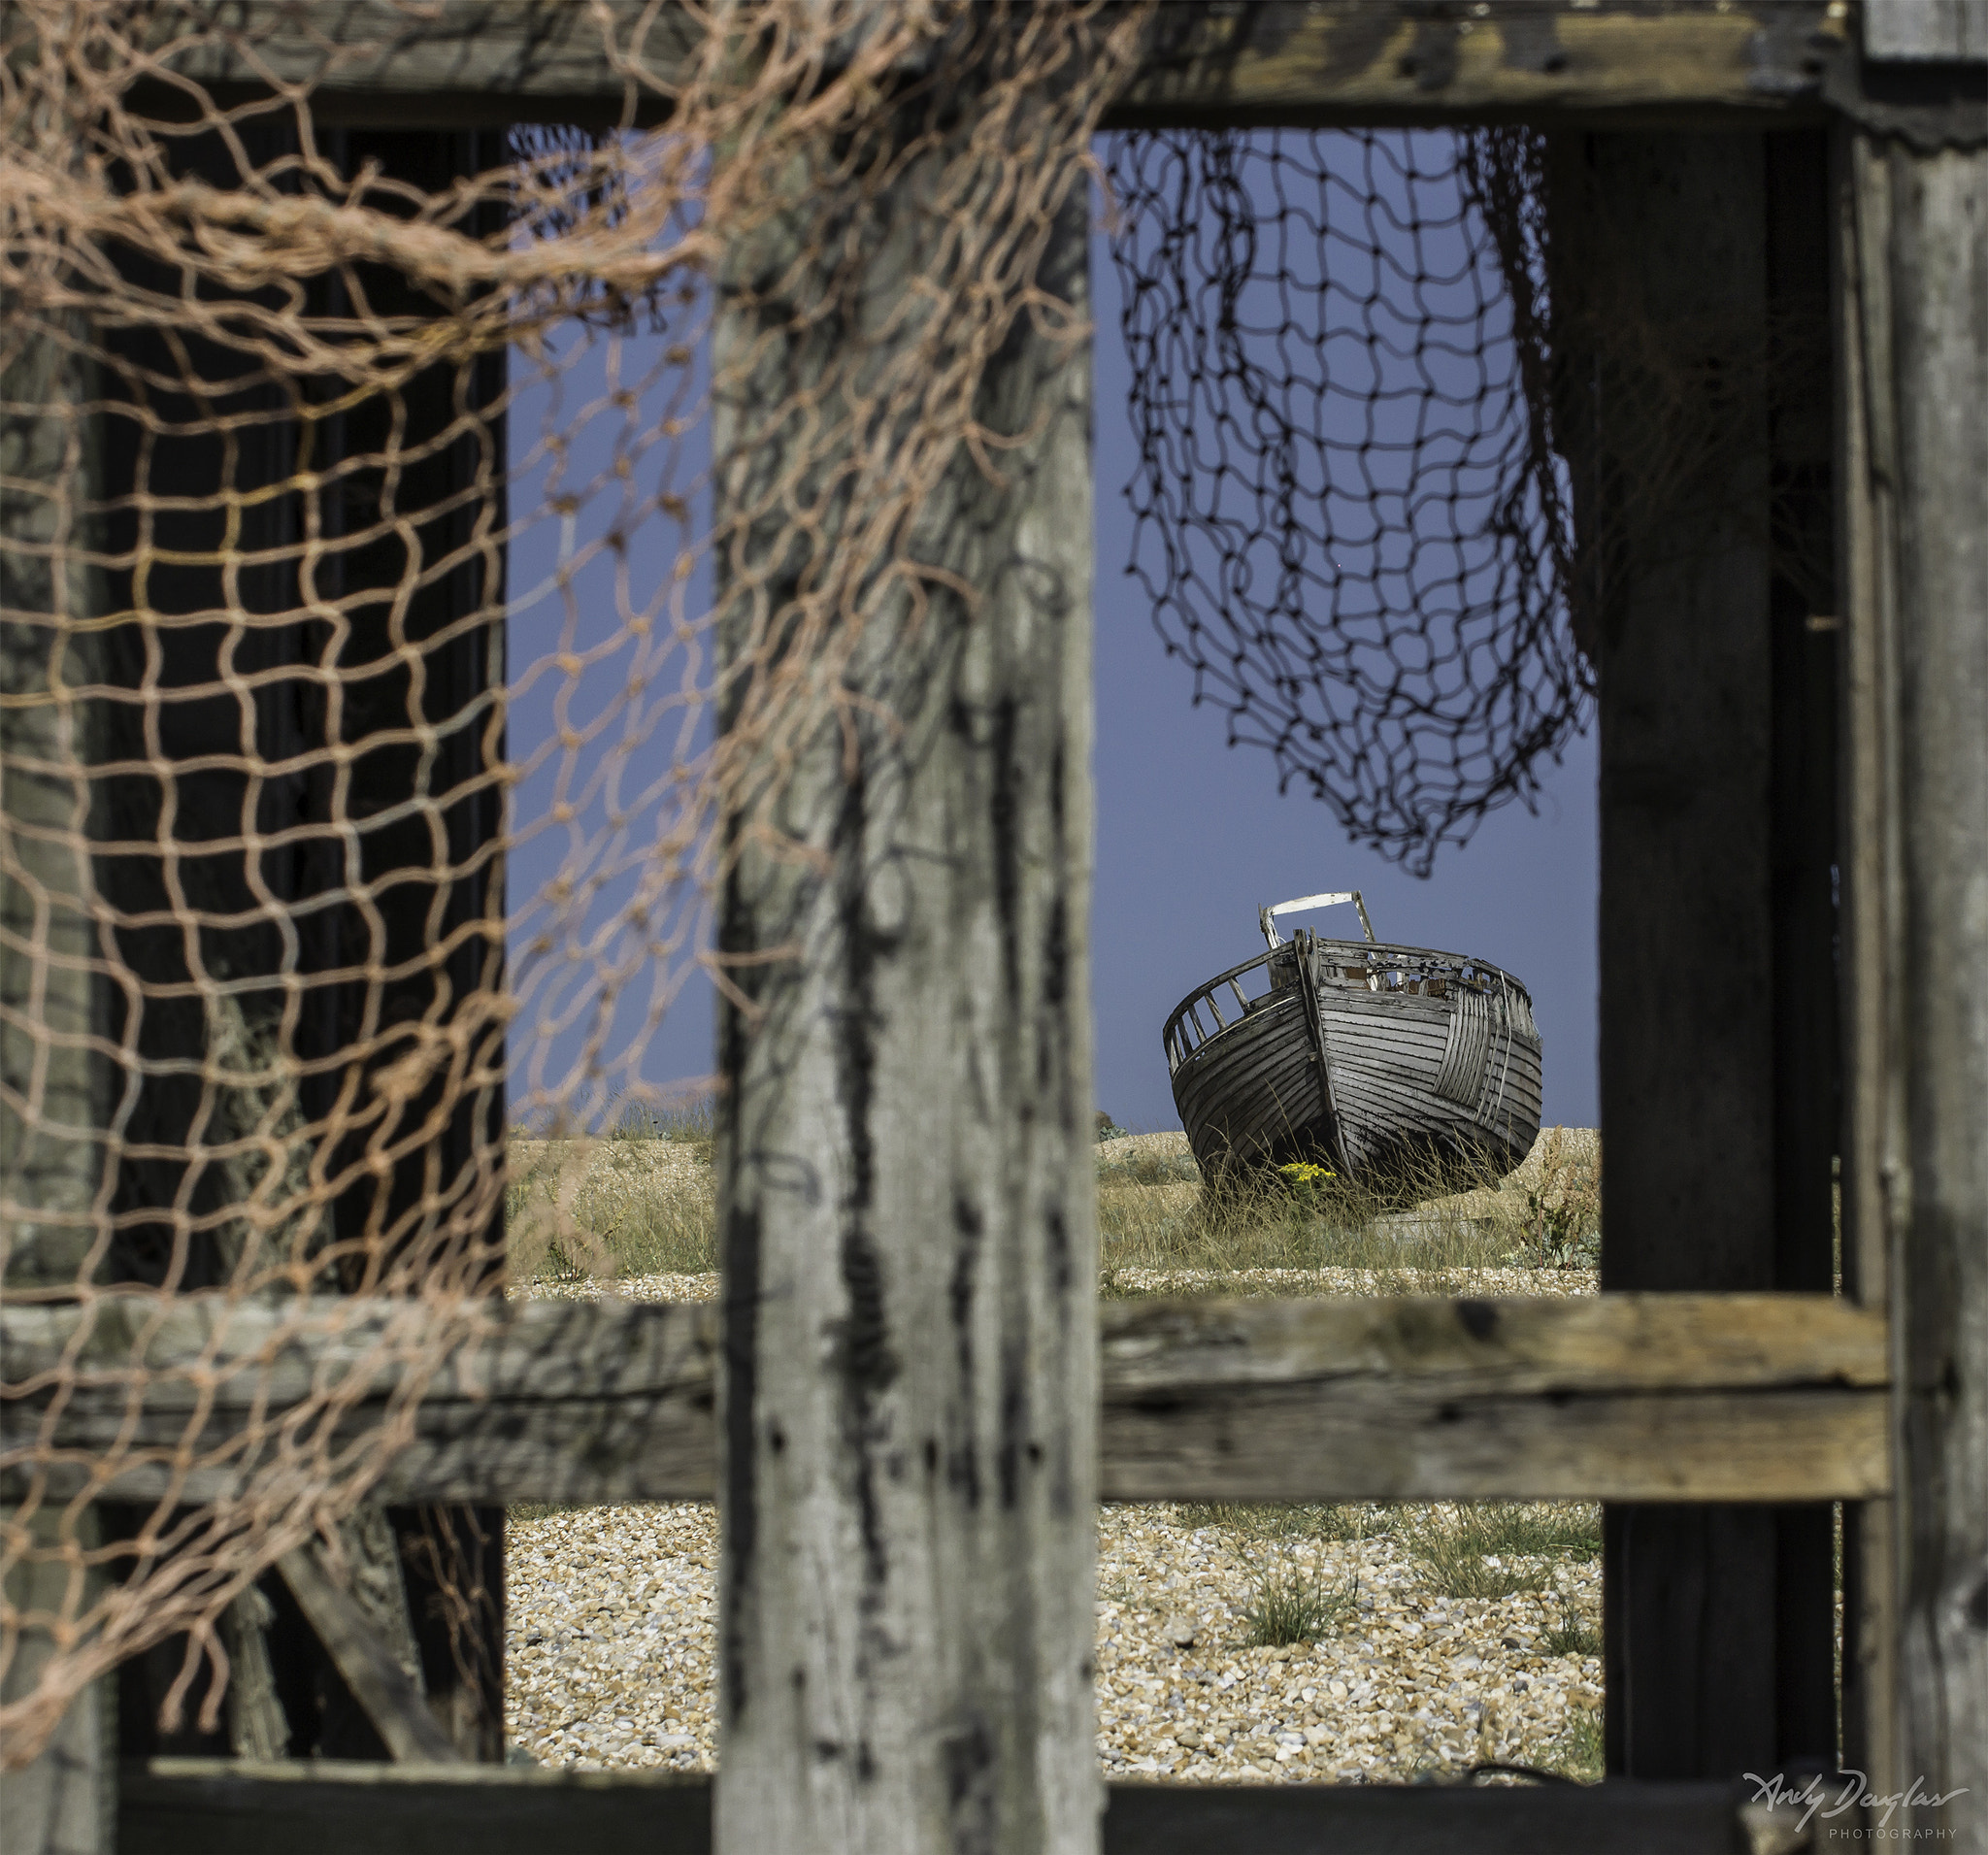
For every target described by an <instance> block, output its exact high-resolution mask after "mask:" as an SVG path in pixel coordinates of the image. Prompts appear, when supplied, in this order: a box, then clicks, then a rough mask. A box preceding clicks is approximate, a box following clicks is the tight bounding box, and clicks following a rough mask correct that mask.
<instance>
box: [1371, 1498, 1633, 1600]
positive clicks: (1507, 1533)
mask: <svg viewBox="0 0 1988 1855" xmlns="http://www.w3.org/2000/svg"><path fill="white" fill-rule="evenodd" d="M1407 1543H1408V1550H1409V1552H1410V1553H1411V1554H1412V1555H1413V1556H1414V1558H1415V1559H1416V1560H1418V1561H1419V1562H1420V1564H1421V1567H1422V1572H1423V1575H1424V1576H1425V1577H1426V1578H1427V1579H1428V1581H1429V1582H1430V1583H1431V1584H1432V1585H1434V1586H1435V1588H1436V1589H1437V1590H1438V1591H1440V1592H1441V1594H1442V1595H1443V1596H1444V1597H1450V1598H1504V1597H1509V1596H1511V1595H1512V1594H1513V1593H1514V1592H1517V1591H1542V1590H1544V1589H1545V1588H1546V1585H1547V1582H1548V1578H1549V1574H1550V1572H1551V1569H1552V1565H1553V1563H1554V1562H1555V1561H1558V1560H1564V1559H1592V1558H1593V1557H1594V1556H1595V1555H1596V1554H1597V1553H1599V1552H1600V1551H1601V1549H1602V1526H1601V1509H1600V1508H1599V1507H1594V1506H1593V1505H1592V1504H1585V1503H1575V1504H1571V1505H1564V1506H1563V1505H1548V1504H1543V1503H1534V1504H1527V1505H1524V1506H1517V1505H1505V1504H1495V1505H1494V1504H1485V1505H1483V1506H1462V1507H1450V1508H1444V1507H1431V1508H1429V1509H1428V1510H1427V1511H1426V1512H1425V1513H1424V1514H1423V1515H1422V1516H1421V1517H1420V1518H1419V1519H1418V1520H1417V1521H1416V1523H1415V1524H1414V1526H1413V1527H1412V1528H1411V1529H1410V1530H1409V1531H1408V1536H1407Z"/></svg>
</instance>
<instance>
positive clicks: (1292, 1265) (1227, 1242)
mask: <svg viewBox="0 0 1988 1855" xmlns="http://www.w3.org/2000/svg"><path fill="white" fill-rule="evenodd" d="M1197 1179H1199V1175H1198V1173H1196V1172H1195V1171H1194V1169H1193V1163H1192V1161H1190V1160H1188V1159H1186V1158H1185V1157H1184V1156H1178V1157H1173V1158H1162V1157H1158V1156H1152V1155H1148V1156H1145V1157H1143V1158H1133V1159H1127V1160H1124V1161H1120V1162H1116V1163H1112V1164H1109V1165H1100V1167H1099V1169H1098V1236H1099V1242H1100V1246H1101V1251H1102V1256H1103V1260H1104V1263H1105V1266H1106V1269H1107V1271H1108V1273H1109V1272H1112V1271H1115V1270H1117V1269H1123V1268H1134V1269H1193V1270H1206V1271H1209V1272H1210V1273H1212V1274H1216V1275H1224V1274H1230V1273H1233V1272H1235V1271H1238V1270H1246V1269H1364V1270H1380V1271H1396V1270H1402V1269H1414V1270H1416V1271H1426V1270H1443V1269H1483V1268H1494V1267H1497V1266H1499V1265H1500V1264H1503V1263H1506V1262H1508V1260H1509V1259H1510V1258H1511V1257H1512V1256H1513V1255H1514V1254H1515V1253H1517V1252H1518V1251H1519V1250H1521V1249H1522V1248H1523V1242H1522V1233H1521V1232H1520V1231H1519V1230H1518V1228H1517V1226H1516V1225H1515V1224H1514V1225H1512V1227H1511V1228H1507V1227H1506V1224H1507V1223H1509V1222H1510V1218H1511V1216H1515V1215H1516V1207H1517V1203H1518V1201H1517V1200H1516V1199H1515V1198H1513V1197H1512V1195H1511V1194H1509V1193H1499V1192H1496V1191H1492V1190H1490V1189H1488V1187H1489V1184H1490V1180H1489V1178H1488V1177H1487V1178H1486V1180H1485V1188H1484V1189H1479V1190H1476V1191H1474V1192H1469V1193H1465V1194H1461V1195H1459V1194H1457V1193H1456V1192H1455V1191H1454V1189H1453V1187H1454V1184H1455V1180H1454V1179H1451V1178H1445V1177H1443V1176H1441V1174H1440V1173H1439V1172H1438V1170H1437V1169H1436V1167H1435V1166H1434V1165H1433V1164H1431V1163H1426V1162H1419V1161H1404V1162H1403V1163H1401V1164H1400V1165H1398V1166H1396V1167H1394V1168H1392V1169H1375V1170H1374V1171H1371V1172H1368V1173H1365V1174H1363V1175H1361V1176H1359V1177H1358V1178H1352V1179H1348V1178H1342V1177H1340V1176H1338V1175H1336V1174H1334V1173H1332V1172H1330V1171H1328V1170H1327V1169H1326V1168H1324V1167H1319V1166H1311V1167H1308V1166H1305V1165H1294V1166H1293V1167H1290V1168H1286V1169H1285V1170H1284V1172H1282V1173H1278V1172H1264V1171H1262V1170H1258V1169H1244V1168H1242V1167H1235V1168H1230V1169H1227V1170H1225V1171H1224V1172H1222V1173H1221V1174H1220V1175H1218V1176H1214V1177H1211V1178H1207V1179H1199V1182H1198V1183H1197V1182H1196V1181H1197ZM1506 1199H1511V1204H1510V1205H1509V1206H1506V1207H1505V1208H1504V1209H1505V1211H1506V1212H1508V1213H1509V1215H1508V1216H1507V1217H1506V1222H1505V1223H1501V1222H1500V1220H1499V1217H1498V1216H1497V1215H1494V1214H1493V1213H1495V1212H1498V1211H1499V1210H1500V1206H1501V1203H1502V1201H1503V1200H1506ZM1405 1207H1411V1208H1415V1209H1408V1210H1405V1209H1404V1208H1405ZM1108 1292H1110V1289H1109V1287H1108Z"/></svg>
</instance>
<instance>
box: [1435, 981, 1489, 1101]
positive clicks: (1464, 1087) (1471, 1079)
mask: <svg viewBox="0 0 1988 1855" xmlns="http://www.w3.org/2000/svg"><path fill="white" fill-rule="evenodd" d="M1490 1053H1491V1014H1490V1011H1489V1010H1488V1009H1487V1002H1486V1000H1485V997H1484V994H1483V993H1481V992H1466V991H1458V992H1457V993H1456V994H1455V995H1454V996H1453V997H1452V998H1451V999H1450V1002H1449V1040H1448V1042H1447V1043H1445V1044H1444V1045H1443V1049H1442V1067H1441V1069H1439V1070H1438V1071H1437V1072H1436V1092H1437V1094H1439V1095H1441V1097H1442V1099H1443V1100H1444V1101H1446V1102H1455V1103H1456V1104H1457V1106H1458V1107H1460V1108H1469V1109H1474V1108H1475V1107H1476V1106H1477V1104H1478V1102H1479V1100H1480V1099H1481V1098H1482V1096H1483V1093H1484V1068H1485V1059H1486V1058H1487V1057H1488V1056H1489V1055H1490Z"/></svg>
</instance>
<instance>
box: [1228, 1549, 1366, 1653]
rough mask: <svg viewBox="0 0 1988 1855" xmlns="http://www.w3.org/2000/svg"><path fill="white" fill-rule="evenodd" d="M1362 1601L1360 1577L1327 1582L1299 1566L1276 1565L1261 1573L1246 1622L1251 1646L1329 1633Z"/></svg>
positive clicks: (1246, 1611)
mask: <svg viewBox="0 0 1988 1855" xmlns="http://www.w3.org/2000/svg"><path fill="white" fill-rule="evenodd" d="M1359 1602H1360V1580H1359V1579H1358V1578H1357V1577H1347V1578H1341V1579H1336V1580H1334V1581H1332V1582H1328V1581H1327V1580H1325V1579H1323V1578H1321V1577H1319V1576H1318V1575H1317V1574H1316V1573H1310V1572H1307V1571H1305V1570H1303V1569H1302V1568H1300V1567H1297V1566H1292V1565H1281V1564H1279V1565H1273V1566H1270V1567H1267V1568H1266V1569H1264V1570H1263V1571H1261V1572H1259V1573H1257V1575H1256V1578H1255V1580H1254V1582H1253V1584H1252V1587H1251V1592H1250V1603H1249V1606H1248V1607H1247V1608H1246V1609H1244V1610H1243V1621H1244V1622H1245V1623H1247V1624H1248V1625H1249V1640H1250V1642H1251V1643H1252V1644H1253V1645H1255V1646H1256V1647H1259V1648H1266V1649H1281V1648H1287V1647H1289V1646H1290V1645H1291V1644H1292V1643H1294V1642H1312V1641H1315V1640H1317V1639H1318V1638H1319V1637H1321V1636H1327V1635H1330V1634H1331V1633H1332V1632H1333V1631H1335V1630H1337V1629H1338V1628H1339V1627H1340V1625H1341V1624H1342V1623H1343V1622H1344V1621H1345V1620H1346V1619H1347V1618H1348V1617H1350V1616H1351V1615H1352V1614H1353V1612H1354V1610H1355V1609H1356V1608H1357V1607H1358V1605H1359Z"/></svg>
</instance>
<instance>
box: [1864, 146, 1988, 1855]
mask: <svg viewBox="0 0 1988 1855" xmlns="http://www.w3.org/2000/svg"><path fill="white" fill-rule="evenodd" d="M1850 154H1851V161H1850V177H1851V180H1850V184H1851V187H1852V193H1853V210H1854V213H1855V236H1854V248H1853V252H1852V263H1853V267H1854V268H1853V272H1852V277H1851V282H1852V283H1853V286H1854V289H1853V301H1854V307H1855V320H1854V323H1853V325H1852V327H1851V329H1850V330H1849V334H1850V336H1851V338H1852V339H1853V340H1854V342H1855V344H1856V349H1857V351H1856V354H1855V362H1854V374H1853V382H1854V385H1855V387H1856V388H1857V389H1858V393H1859V399H1858V403H1857V404H1856V405H1855V407H1854V408H1853V409H1852V412H1851V414H1850V418H1851V425H1852V433H1853V437H1854V439H1855V440H1856V443H1855V445H1854V447H1852V449H1851V457H1850V460H1849V461H1850V464H1851V466H1852V468H1854V469H1855V471H1856V473H1857V475H1856V476H1855V478H1854V479H1853V480H1851V481H1849V482H1848V483H1847V484H1846V485H1845V498H1846V502H1847V503H1848V505H1849V507H1850V510H1851V528H1852V532H1853V534H1855V535H1856V536H1857V537H1858V541H1859V547H1860V554H1859V557H1858V558H1856V559H1855V560H1854V561H1853V573H1852V576H1851V597H1852V600H1853V602H1854V603H1853V606H1852V613H1851V617H1852V634H1853V637H1854V636H1859V635H1864V636H1865V637H1866V638H1867V643H1866V644H1865V645H1864V646H1863V648H1862V661H1863V663H1864V664H1865V666H1866V669H1865V674H1864V677H1863V679H1862V681H1861V684H1860V685H1859V686H1858V687H1857V688H1856V690H1855V692H1854V694H1853V705H1852V717H1853V719H1852V728H1853V735H1854V734H1855V733H1856V732H1857V731H1859V730H1860V729H1861V731H1862V733H1863V735H1864V743H1863V761H1862V764H1864V765H1866V766H1868V767H1870V768H1871V770H1872V772H1874V774H1875V776H1876V778H1877V782H1878V792H1877V795H1876V797H1875V799H1874V801H1873V803H1872V807H1871V810H1870V815H1868V816H1867V817H1866V820H1865V825H1866V831H1867V836H1866V838H1865V841H1864V844H1863V845H1862V846H1861V848H1862V849H1863V852H1864V854H1863V856H1862V857H1861V858H1860V860H1859V862H1858V863H1857V864H1856V865H1853V875H1855V876H1856V877H1857V878H1858V879H1859V881H1860V883H1861V884H1862V885H1864V888H1865V896H1864V899H1863V901H1862V904H1861V906H1859V905H1855V904H1853V906H1854V907H1857V911H1858V916H1859V918H1860V923H1861V926H1862V929H1863V934H1864V935H1865V936H1867V937H1868V938H1860V941H1859V943H1858V949H1859V952H1860V954H1861V956H1862V958H1863V960H1864V962H1865V964H1866V966H1867V967H1871V968H1874V970H1875V972H1876V973H1878V974H1881V975H1882V976H1883V987H1882V996H1880V997H1878V998H1876V999H1874V1000H1871V1001H1870V1002H1869V1003H1868V1004H1867V1006H1866V1008H1865V1010H1866V1016H1865V1019H1864V1022H1865V1024H1866V1026H1867V1034H1866V1036H1865V1039H1864V1042H1863V1044H1862V1046H1861V1049H1860V1065H1859V1068H1860V1074H1859V1077H1858V1082H1857V1089H1856V1093H1855V1095H1854V1097H1853V1099H1854V1101H1855V1102H1856V1103H1857V1106H1858V1108H1859V1109H1860V1110H1862V1114H1863V1117H1864V1118H1863V1122H1862V1124H1861V1125H1859V1126H1857V1128H1856V1131H1855V1134H1854V1137H1853V1146H1854V1148H1855V1150H1856V1151H1857V1153H1858V1156H1859V1159H1860V1162H1861V1164H1860V1169H1859V1174H1858V1177H1857V1186H1858V1212H1859V1215H1858V1223H1857V1225H1856V1227H1855V1228H1856V1231H1857V1236H1858V1244H1859V1249H1860V1252H1861V1253H1862V1256H1863V1258H1864V1266H1865V1267H1866V1269H1867V1270H1873V1269H1884V1270H1887V1271H1888V1273H1889V1284H1888V1286H1889V1296H1890V1305H1891V1308H1892V1313H1893V1318H1894V1321H1895V1328H1894V1344H1895V1347H1896V1357H1895V1366H1894V1375H1893V1376H1894V1383H1895V1397H1896V1400H1897V1413H1896V1421H1897V1442H1898V1449H1899V1458H1900V1460H1899V1469H1898V1479H1899V1487H1898V1493H1897V1499H1896V1502H1895V1509H1894V1512H1893V1514H1892V1519H1893V1531H1892V1535H1891V1538H1890V1540H1889V1541H1888V1542H1887V1544H1888V1545H1889V1548H1890V1550H1889V1553H1886V1552H1884V1551H1882V1550H1880V1552H1879V1553H1878V1554H1876V1555H1873V1556H1874V1557H1876V1558H1877V1559H1878V1561H1879V1565H1878V1568H1877V1569H1878V1570H1880V1571H1882V1570H1885V1569H1887V1568H1886V1567H1885V1566H1884V1564H1883V1561H1884V1560H1885V1559H1886V1558H1890V1559H1891V1560H1892V1565H1891V1566H1890V1568H1889V1569H1890V1571H1891V1574H1892V1576H1893V1578H1894V1583H1893V1586H1892V1589H1891V1592H1890V1594H1889V1596H1890V1603H1889V1604H1888V1605H1886V1604H1883V1603H1881V1602H1880V1604H1879V1606H1878V1607H1877V1608H1878V1611H1879V1615H1880V1617H1882V1616H1883V1615H1884V1614H1885V1613H1886V1612H1889V1613H1890V1614H1891V1615H1894V1616H1896V1618H1897V1629H1896V1635H1895V1638H1894V1640H1893V1642H1892V1645H1891V1648H1890V1652H1889V1654H1888V1655H1885V1656H1883V1657H1882V1658H1881V1662H1880V1666H1879V1667H1878V1668H1877V1669H1876V1670H1875V1671H1874V1673H1875V1674H1876V1676H1877V1678H1879V1679H1887V1680H1888V1682H1889V1692H1888V1693H1887V1694H1884V1695H1881V1696H1880V1697H1879V1699H1878V1704H1877V1707H1876V1709H1875V1710H1876V1711H1877V1713H1878V1716H1879V1717H1878V1722H1877V1724H1878V1727H1879V1732H1878V1735H1877V1738H1878V1740H1879V1743H1878V1745H1877V1747H1876V1749H1877V1750H1878V1752H1879V1753H1880V1755H1882V1756H1885V1757H1886V1758H1887V1759H1888V1760H1889V1772H1890V1779H1891V1783H1892V1785H1893V1786H1894V1787H1896V1786H1898V1785H1901V1784H1903V1783H1905V1782H1906V1781H1907V1780H1910V1779H1912V1778H1914V1777H1918V1778H1919V1779H1920V1780H1921V1783H1922V1787H1923V1788H1924V1789H1926V1790H1928V1791H1935V1792H1951V1791H1957V1790H1963V1789H1965V1790H1966V1791H1967V1792H1968V1793H1969V1795H1968V1798H1967V1799H1965V1800H1963V1801H1961V1802H1959V1803H1957V1804H1954V1805H1947V1806H1945V1807H1944V1808H1943V1809H1942V1808H1926V1809H1921V1808H1916V1807H1914V1808H1908V1809H1906V1810H1905V1812H1904V1815H1903V1823H1902V1827H1904V1828H1905V1832H1906V1833H1907V1834H1908V1835H1909V1834H1912V1833H1914V1832H1916V1833H1917V1834H1919V1835H1921V1836H1923V1835H1926V1834H1928V1833H1929V1832H1937V1831H1945V1830H1949V1829H1953V1828H1955V1827H1959V1828H1960V1830H1961V1834H1962V1836H1963V1838H1967V1837H1970V1836H1971V1838H1973V1840H1972V1843H1971V1846H1973V1847H1975V1848H1977V1849H1979V1848H1988V1370H1984V1366H1983V1362H1984V1361H1988V874H1984V872H1988V626H1984V624H1983V613H1988V426H1984V423H1983V420H1982V417H1981V407H1982V406H1983V404H1984V403H1988V239H1984V235H1983V226H1984V223H1988V153H1984V152H1983V151H1982V150H1980V149H1950V150H1945V151H1942V152H1939V153H1937V154H1921V153H1915V152H1913V151H1911V150H1910V149H1906V148H1905V147H1904V146H1903V145H1901V144H1898V143H1886V142H1883V141H1880V140H1874V139H1872V140H1866V139H1861V138H1860V139H1858V140H1857V141H1856V142H1855V143H1854V144H1853V146H1852V148H1851V149H1850ZM1865 983H1866V986H1867V987H1868V985H1869V981H1868V980H1867V981H1866V982H1865ZM1862 995H1864V994H1863V993H1861V992H1859V993H1853V1010H1854V1009H1855V1006H1854V1000H1855V999H1856V998H1857V997H1858V996H1862ZM1873 1171H1874V1172H1875V1173H1876V1175H1877V1176H1876V1177H1872V1172H1873ZM1886 1663H1888V1664H1889V1666H1884V1664H1886ZM1887 1703H1888V1705H1887ZM1963 1845H1964V1846H1965V1845H1968V1844H1967V1843H1966V1841H1965V1840H1964V1842H1963Z"/></svg>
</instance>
